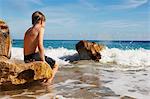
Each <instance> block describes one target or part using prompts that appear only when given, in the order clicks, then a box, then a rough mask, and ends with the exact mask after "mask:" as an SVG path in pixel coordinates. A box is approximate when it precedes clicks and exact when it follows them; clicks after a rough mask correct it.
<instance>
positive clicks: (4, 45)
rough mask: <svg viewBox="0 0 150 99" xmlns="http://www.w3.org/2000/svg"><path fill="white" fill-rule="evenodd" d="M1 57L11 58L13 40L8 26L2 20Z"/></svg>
mask: <svg viewBox="0 0 150 99" xmlns="http://www.w3.org/2000/svg"><path fill="white" fill-rule="evenodd" d="M0 56H5V57H7V58H10V57H11V38H10V34H9V28H8V26H7V24H6V23H5V22H4V21H3V20H1V19H0Z"/></svg>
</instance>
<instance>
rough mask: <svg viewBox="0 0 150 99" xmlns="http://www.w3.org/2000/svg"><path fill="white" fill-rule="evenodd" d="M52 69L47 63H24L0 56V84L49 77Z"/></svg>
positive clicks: (27, 81) (23, 82) (18, 82)
mask: <svg viewBox="0 0 150 99" xmlns="http://www.w3.org/2000/svg"><path fill="white" fill-rule="evenodd" d="M51 76H52V69H51V68H50V66H49V65H48V64H47V63H44V62H40V61H36V62H31V63H24V62H23V61H19V60H18V61H17V60H8V59H6V58H5V57H0V85H5V84H7V83H9V84H14V85H18V84H25V83H29V82H32V81H36V80H44V79H49V78H51Z"/></svg>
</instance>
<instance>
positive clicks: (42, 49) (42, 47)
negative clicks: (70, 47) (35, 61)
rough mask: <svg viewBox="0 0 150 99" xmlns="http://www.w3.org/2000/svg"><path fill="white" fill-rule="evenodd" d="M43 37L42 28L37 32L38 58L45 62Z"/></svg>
mask: <svg viewBox="0 0 150 99" xmlns="http://www.w3.org/2000/svg"><path fill="white" fill-rule="evenodd" d="M43 35H44V28H42V29H41V30H40V31H39V34H38V49H39V52H40V57H41V60H42V61H45V57H44V46H43Z"/></svg>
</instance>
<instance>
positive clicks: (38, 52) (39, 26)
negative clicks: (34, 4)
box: [24, 11, 58, 83]
mask: <svg viewBox="0 0 150 99" xmlns="http://www.w3.org/2000/svg"><path fill="white" fill-rule="evenodd" d="M45 21H46V19H45V16H44V15H43V14H42V13H41V12H39V11H36V12H34V13H33V14H32V25H33V26H32V27H30V28H29V29H28V30H27V31H26V33H25V36H24V61H25V62H26V63H28V62H33V61H43V62H47V63H48V64H49V65H50V66H51V68H52V70H53V75H52V78H50V79H49V80H48V83H51V81H52V80H53V78H54V76H55V74H56V72H57V70H58V65H57V64H56V62H55V60H53V59H52V58H50V57H47V56H45V55H44V46H43V35H44V28H45Z"/></svg>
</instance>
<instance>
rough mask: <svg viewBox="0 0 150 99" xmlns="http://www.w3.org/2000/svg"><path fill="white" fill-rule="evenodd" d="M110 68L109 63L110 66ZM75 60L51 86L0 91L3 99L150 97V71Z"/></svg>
mask: <svg viewBox="0 0 150 99" xmlns="http://www.w3.org/2000/svg"><path fill="white" fill-rule="evenodd" d="M107 65H108V64H107ZM104 67H106V64H100V63H95V62H93V61H76V62H73V63H71V64H70V65H63V66H61V67H60V68H59V71H58V73H57V75H56V77H55V79H54V81H53V84H51V85H48V86H46V85H42V84H36V83H35V84H34V86H30V87H28V88H26V89H19V90H15V89H14V90H12V91H3V92H0V98H1V99H19V98H20V99H26V98H28V99H56V98H58V99H64V98H69V99H70V98H71V99H72V98H75V99H76V98H78V99H120V98H121V97H123V96H130V97H133V98H137V99H149V97H150V72H149V70H148V69H145V70H144V69H142V70H113V69H108V67H111V66H110V65H109V66H107V68H104Z"/></svg>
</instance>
